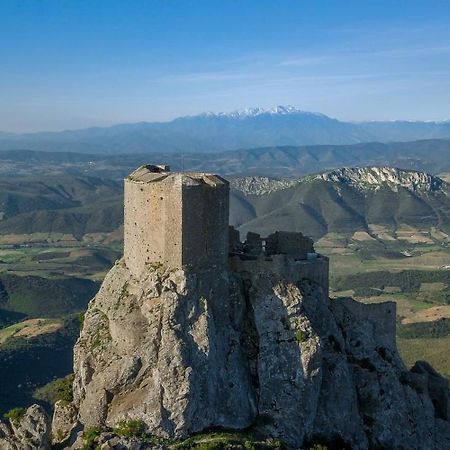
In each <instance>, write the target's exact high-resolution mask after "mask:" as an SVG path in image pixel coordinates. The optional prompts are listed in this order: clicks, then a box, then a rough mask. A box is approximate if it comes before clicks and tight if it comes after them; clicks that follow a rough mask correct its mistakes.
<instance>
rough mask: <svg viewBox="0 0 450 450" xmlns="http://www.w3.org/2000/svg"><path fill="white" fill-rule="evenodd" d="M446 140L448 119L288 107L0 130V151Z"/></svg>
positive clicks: (220, 148) (449, 126)
mask: <svg viewBox="0 0 450 450" xmlns="http://www.w3.org/2000/svg"><path fill="white" fill-rule="evenodd" d="M432 138H450V122H448V121H442V122H440V121H426V122H421V121H371V122H349V121H342V120H338V119H335V118H332V117H329V116H326V115H324V114H321V113H312V112H308V111H302V110H300V109H298V108H295V107H292V106H277V107H274V108H269V109H263V108H248V109H244V110H238V111H234V112H230V113H204V114H198V115H194V116H183V117H178V118H175V119H173V120H171V121H168V122H138V123H125V124H117V125H114V126H111V127H91V128H85V129H78V130H64V131H57V132H35V133H23V134H14V133H0V150H13V149H23V148H28V149H29V150H47V151H79V152H83V153H89V152H91V153H96V152H101V153H106V154H118V153H139V152H144V153H154V152H162V151H165V152H184V153H193V152H208V153H212V152H220V151H226V150H236V149H249V148H255V147H268V146H288V145H292V146H296V145H326V144H334V145H339V144H341V145H343V144H352V143H363V142H364V143H367V142H373V141H379V142H392V141H412V140H417V139H432Z"/></svg>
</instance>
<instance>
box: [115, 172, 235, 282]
mask: <svg viewBox="0 0 450 450" xmlns="http://www.w3.org/2000/svg"><path fill="white" fill-rule="evenodd" d="M124 202H125V206H124V223H125V230H124V257H125V262H126V264H127V266H128V268H129V269H130V271H131V272H132V273H133V275H135V276H137V277H138V276H139V275H140V274H141V273H142V271H143V270H144V269H145V266H146V265H148V264H153V265H155V264H163V265H165V266H168V267H181V266H185V265H187V266H193V267H195V268H204V267H214V266H224V265H225V264H226V262H227V257H228V215H229V184H228V181H226V180H224V179H223V178H221V177H219V176H218V175H212V174H206V173H188V172H186V173H180V172H173V173H172V172H170V169H169V167H168V166H152V165H145V166H142V167H139V168H138V169H137V170H135V171H134V172H133V173H131V174H130V175H129V176H128V177H127V178H126V179H125V200H124Z"/></svg>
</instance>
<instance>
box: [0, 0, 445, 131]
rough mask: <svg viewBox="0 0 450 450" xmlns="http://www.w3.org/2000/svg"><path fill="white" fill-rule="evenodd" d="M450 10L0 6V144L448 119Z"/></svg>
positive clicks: (41, 0) (289, 4)
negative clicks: (170, 124) (220, 125)
mask: <svg viewBox="0 0 450 450" xmlns="http://www.w3.org/2000/svg"><path fill="white" fill-rule="evenodd" d="M449 24H450V1H448V0H442V1H441V0H421V1H418V0H358V1H354V0H239V1H238V0H208V1H206V0H127V1H126V0H70V1H69V0H0V131H12V132H26V131H38V130H61V129H70V128H83V127H88V126H108V125H112V124H116V123H125V122H139V121H166V120H170V119H172V118H175V117H177V116H183V115H192V114H198V113H202V112H206V111H215V112H218V111H233V110H236V109H242V108H247V107H263V108H270V107H273V106H276V105H292V106H295V107H298V108H300V109H303V110H305V111H314V112H321V113H324V114H327V115H329V116H331V117H335V118H338V119H341V120H353V121H363V120H396V119H405V120H447V119H450V26H449Z"/></svg>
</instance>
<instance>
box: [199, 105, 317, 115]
mask: <svg viewBox="0 0 450 450" xmlns="http://www.w3.org/2000/svg"><path fill="white" fill-rule="evenodd" d="M263 114H264V115H288V114H302V115H311V116H320V117H324V115H323V114H320V113H313V112H308V111H303V110H301V109H299V108H296V107H295V106H290V105H286V106H283V105H279V106H274V107H273V108H259V107H258V108H245V109H239V110H236V111H231V112H217V113H215V112H207V113H204V114H199V115H198V116H197V117H229V118H248V117H256V116H261V115H263Z"/></svg>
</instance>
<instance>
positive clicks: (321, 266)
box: [230, 255, 329, 298]
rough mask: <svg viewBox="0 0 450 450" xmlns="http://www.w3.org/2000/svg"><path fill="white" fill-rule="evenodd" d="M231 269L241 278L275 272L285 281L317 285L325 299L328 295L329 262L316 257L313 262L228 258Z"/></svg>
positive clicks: (287, 257) (281, 257) (278, 257)
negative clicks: (311, 282) (308, 281)
mask: <svg viewBox="0 0 450 450" xmlns="http://www.w3.org/2000/svg"><path fill="white" fill-rule="evenodd" d="M230 267H231V269H232V270H233V271H234V272H236V273H238V274H240V275H241V276H242V277H243V278H245V277H247V276H248V275H250V274H251V273H258V272H275V273H277V274H280V275H281V276H283V277H284V278H285V279H289V280H293V281H295V282H297V283H300V282H301V281H302V280H305V279H306V280H310V281H313V282H314V283H316V284H317V285H319V286H320V287H321V288H322V290H323V293H324V295H325V296H326V298H328V295H329V281H328V279H329V260H328V258H327V257H326V256H322V255H318V257H317V259H315V260H311V261H310V260H295V259H294V258H293V257H292V256H290V255H273V256H271V257H270V258H268V257H265V256H260V257H258V258H257V259H251V260H242V259H241V258H239V256H234V257H233V258H230Z"/></svg>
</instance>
